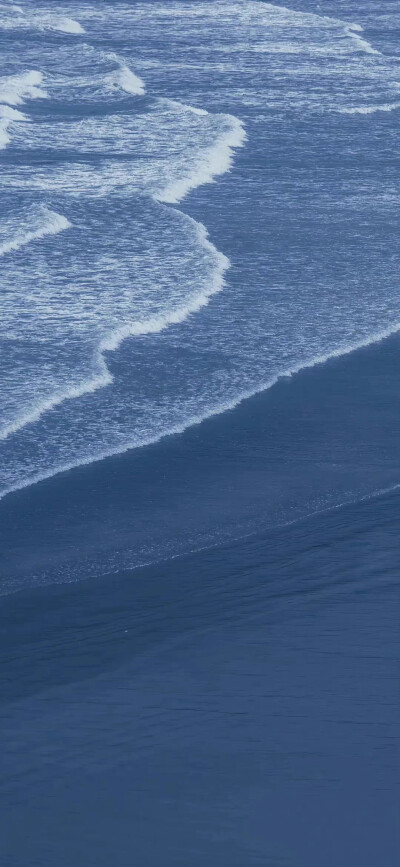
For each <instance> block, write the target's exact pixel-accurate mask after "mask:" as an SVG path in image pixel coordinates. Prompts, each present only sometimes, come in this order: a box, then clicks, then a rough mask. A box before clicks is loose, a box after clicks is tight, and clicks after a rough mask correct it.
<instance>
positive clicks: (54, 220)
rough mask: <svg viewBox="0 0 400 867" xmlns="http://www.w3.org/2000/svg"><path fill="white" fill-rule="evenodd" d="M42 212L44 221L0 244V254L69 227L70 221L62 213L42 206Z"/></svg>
mask: <svg viewBox="0 0 400 867" xmlns="http://www.w3.org/2000/svg"><path fill="white" fill-rule="evenodd" d="M42 214H43V216H44V217H45V220H44V222H43V223H42V224H41V225H39V226H37V228H36V229H32V230H31V231H28V232H18V233H16V234H15V235H14V237H13V238H10V240H8V241H5V242H4V243H3V244H0V256H5V255H6V254H7V253H11V252H12V251H14V250H19V249H20V248H21V247H25V245H26V244H29V243H30V242H31V241H36V240H37V239H38V238H44V237H45V236H46V235H57V234H58V232H63V231H64V230H65V229H69V228H71V225H72V224H71V223H70V222H69V220H67V219H66V217H63V216H62V214H57V212H56V211H51V210H50V209H49V208H43V210H42Z"/></svg>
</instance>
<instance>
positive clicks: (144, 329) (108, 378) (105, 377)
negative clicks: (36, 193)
mask: <svg viewBox="0 0 400 867" xmlns="http://www.w3.org/2000/svg"><path fill="white" fill-rule="evenodd" d="M48 213H49V214H50V215H51V222H49V223H47V225H46V227H42V228H41V229H40V230H37V231H36V232H31V233H27V234H25V235H24V236H23V237H20V238H16V239H15V240H13V241H10V242H7V244H6V245H3V247H6V248H7V249H5V250H4V249H3V250H2V248H1V247H0V254H1V253H2V252H8V251H9V250H15V249H18V247H20V246H22V244H24V243H28V242H29V241H30V240H33V239H34V238H39V237H43V236H44V235H45V234H49V232H50V233H53V234H54V233H56V232H59V231H62V230H63V229H66V228H68V227H69V226H70V225H71V224H70V223H69V222H68V220H66V219H65V217H62V216H61V215H60V214H56V213H55V212H52V211H49V212H48ZM186 219H187V220H188V222H189V223H190V224H191V225H192V226H193V227H194V229H195V232H196V234H197V239H198V241H199V244H200V245H201V247H202V248H203V249H205V250H208V251H209V252H211V253H212V254H213V256H214V257H215V260H216V266H215V271H214V275H213V279H212V280H211V281H210V283H209V285H208V286H207V288H205V289H204V291H203V292H201V293H199V294H198V295H197V296H196V297H195V298H192V299H190V301H188V302H187V304H184V305H182V307H179V308H178V309H177V310H172V311H170V312H169V313H168V312H167V313H165V314H164V315H163V316H155V317H151V318H149V319H144V320H143V321H139V322H133V323H132V324H130V325H127V326H124V327H123V328H120V329H118V330H117V331H114V332H113V333H111V334H109V335H107V336H106V337H105V338H103V340H102V341H101V343H100V344H99V346H98V349H97V352H96V355H95V358H94V367H95V370H96V373H95V374H94V376H93V377H91V378H90V379H89V380H85V381H83V382H82V383H81V384H80V385H78V386H74V387H73V388H71V389H68V390H66V391H63V392H59V393H58V394H55V395H53V397H51V398H49V399H48V400H46V401H43V402H42V403H41V404H39V406H37V407H35V408H34V409H33V410H31V411H30V412H28V413H26V414H25V415H23V416H21V417H20V418H19V419H17V420H16V421H15V422H13V423H12V424H10V425H8V426H7V427H4V428H3V429H2V430H1V431H0V441H1V440H5V439H7V438H8V437H9V436H11V435H12V434H15V433H17V431H19V430H22V428H24V427H26V426H27V425H30V424H34V423H35V422H37V421H38V420H39V419H40V418H41V417H42V416H43V415H44V414H45V413H46V412H49V410H52V409H55V408H56V407H57V406H59V405H60V404H62V403H64V401H66V400H71V399H73V398H78V397H83V395H85V394H88V393H93V392H95V391H97V390H98V389H100V388H105V387H106V386H107V385H111V384H112V382H113V376H112V374H111V373H110V371H109V369H108V367H107V363H106V360H105V358H104V353H105V352H113V351H115V350H116V349H118V347H119V346H120V345H121V343H122V341H123V340H126V338H127V337H138V336H142V335H145V334H157V333H159V332H161V331H164V330H165V329H166V328H168V327H170V326H171V325H178V324H180V323H182V322H184V321H185V320H186V319H187V318H188V317H189V316H190V315H192V314H193V313H197V312H198V311H199V310H201V308H202V307H204V306H205V305H206V304H208V302H209V299H210V298H211V296H212V295H215V294H216V293H217V292H220V291H221V290H222V289H223V286H224V274H225V271H226V270H227V269H228V268H229V266H230V261H229V259H228V258H227V257H226V256H224V255H223V254H222V253H220V252H219V251H218V250H217V249H216V247H214V245H213V244H212V243H211V241H210V240H209V238H208V233H207V230H206V228H205V226H203V224H202V223H198V222H197V221H196V220H194V219H192V217H188V216H186Z"/></svg>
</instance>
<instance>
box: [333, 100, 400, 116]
mask: <svg viewBox="0 0 400 867" xmlns="http://www.w3.org/2000/svg"><path fill="white" fill-rule="evenodd" d="M397 108H400V102H386V103H384V104H383V105H360V106H355V107H354V108H339V109H338V111H339V112H340V114H375V112H377V111H395V109H397Z"/></svg>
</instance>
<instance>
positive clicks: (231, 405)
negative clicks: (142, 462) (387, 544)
mask: <svg viewBox="0 0 400 867" xmlns="http://www.w3.org/2000/svg"><path fill="white" fill-rule="evenodd" d="M399 331H400V322H398V323H396V324H393V326H392V327H391V328H387V329H384V330H383V331H379V332H376V333H375V334H372V335H370V337H368V338H365V339H363V340H360V341H356V342H354V343H348V344H343V345H342V346H340V347H337V348H336V349H333V350H331V351H330V352H327V353H325V354H323V355H317V356H315V357H313V358H311V359H310V360H309V361H307V362H304V363H301V364H298V365H294V366H293V367H290V368H288V369H287V370H282V372H280V373H279V374H276V375H275V376H273V377H271V378H270V379H269V380H266V381H264V382H262V383H260V384H258V385H257V386H255V387H254V388H251V389H248V390H246V391H243V392H241V393H239V394H238V395H237V396H235V397H234V398H232V399H229V400H227V401H225V402H221V403H218V404H217V405H215V406H210V407H209V409H208V410H207V411H206V412H203V413H201V414H198V415H193V416H191V417H190V418H186V419H185V420H184V421H183V422H182V423H180V424H179V423H178V424H176V425H174V426H171V427H169V428H167V429H165V430H163V431H162V433H161V434H157V435H156V436H150V437H143V439H142V440H140V441H136V442H133V441H132V440H127V441H126V442H125V443H124V444H123V445H115V446H113V447H112V448H110V449H99V450H98V451H97V450H96V452H95V453H93V454H92V455H88V456H84V457H82V458H77V459H76V460H74V461H71V462H66V463H65V464H59V465H58V466H56V467H53V468H52V469H51V470H48V471H44V472H39V473H37V474H34V475H32V476H30V477H29V478H27V479H25V480H24V481H21V482H17V483H15V484H13V485H12V486H10V487H9V488H6V489H4V490H3V491H1V492H0V500H1V499H3V498H4V497H5V496H7V495H9V494H11V493H14V492H16V491H20V490H23V489H24V488H28V487H30V486H31V485H35V484H38V483H39V482H42V481H45V480H46V479H49V478H53V476H55V475H58V474H60V473H64V472H67V471H69V470H72V469H75V468H76V467H78V466H87V465H88V464H92V463H95V462H96V461H102V460H104V459H105V458H107V457H110V456H111V455H118V454H124V453H125V452H127V451H130V450H131V449H134V448H144V447H146V446H149V445H153V444H154V443H157V442H160V441H161V440H162V439H165V437H168V436H174V435H178V434H182V433H184V431H185V430H188V428H191V427H194V426H195V425H198V424H202V423H203V422H204V421H206V420H207V419H209V418H213V417H214V416H217V415H222V414H223V413H225V412H229V411H231V410H233V409H236V407H238V406H240V404H242V403H243V402H244V401H246V400H249V399H250V398H252V397H255V395H257V394H260V393H261V392H263V391H268V390H269V389H270V388H273V387H274V386H276V385H277V384H278V383H279V382H280V381H281V380H283V379H287V378H291V377H292V376H295V375H297V374H298V373H300V372H301V371H303V370H309V369H311V368H313V367H317V366H319V365H321V364H326V363H327V362H329V361H331V360H333V359H334V358H340V357H342V356H345V355H350V354H351V353H352V352H356V351H358V350H359V349H363V348H366V347H368V346H371V345H373V344H375V343H380V342H382V341H383V340H386V339H387V338H389V337H391V336H393V335H394V334H396V333H398V332H399ZM108 375H109V374H108ZM110 382H112V378H111V379H110V380H107V382H104V384H107V385H108V384H110ZM93 384H94V388H93V390H97V388H98V387H102V385H103V383H101V384H100V386H98V385H97V384H96V381H95V380H94V381H93ZM87 390H88V389H87ZM87 390H86V391H87ZM85 393H86V392H85ZM71 396H72V395H71ZM77 396H80V395H79V394H77ZM67 397H68V395H65V397H64V398H63V400H64V399H66V398H67ZM50 408H55V405H54V406H52V407H49V409H50ZM45 411H46V410H45V409H42V410H40V412H39V415H37V417H34V413H32V417H31V418H30V419H28V420H27V421H26V424H29V423H32V422H34V421H37V420H38V419H39V418H40V416H41V415H42V414H43V413H44V412H45ZM19 429H20V427H16V428H15V431H10V433H13V432H17V431H18V430H19ZM2 438H3V437H2V436H1V435H0V439H2ZM389 490H394V488H390V489H389Z"/></svg>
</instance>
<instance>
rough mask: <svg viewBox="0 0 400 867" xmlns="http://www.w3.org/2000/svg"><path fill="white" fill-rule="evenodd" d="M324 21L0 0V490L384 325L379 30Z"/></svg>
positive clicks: (392, 244) (198, 414)
mask: <svg viewBox="0 0 400 867" xmlns="http://www.w3.org/2000/svg"><path fill="white" fill-rule="evenodd" d="M328 5H329V4H328ZM328 5H327V8H326V9H325V7H324V10H323V13H324V14H316V10H315V9H314V8H312V5H310V7H309V6H307V9H306V8H304V10H301V11H300V10H299V9H296V10H290V9H286V8H283V7H280V6H279V5H271V4H267V3H263V2H233V3H228V2H215V3H214V2H203V3H202V2H189V3H181V2H177V3H170V2H169V3H167V4H162V3H160V2H154V3H152V2H145V3H136V2H135V3H130V4H129V3H128V4H122V3H117V4H112V5H110V4H107V3H97V4H96V3H94V4H82V5H79V4H73V3H71V4H68V5H66V4H63V5H62V7H61V6H60V7H54V6H53V7H52V9H51V11H49V9H48V8H46V7H45V6H44V5H43V6H42V4H41V3H31V4H26V5H25V6H21V7H19V6H18V7H16V6H12V5H11V6H10V7H8V6H7V5H6V4H3V6H2V9H1V47H2V69H1V78H0V99H1V106H2V107H1V116H2V120H1V129H2V132H1V142H2V148H3V149H2V151H1V160H2V175H1V196H2V214H1V226H0V232H1V245H0V253H1V256H2V270H1V299H2V300H1V305H2V317H1V323H2V326H1V327H2V332H1V341H2V343H1V351H2V359H3V361H2V381H1V397H2V400H1V434H0V436H1V444H0V449H1V486H2V491H3V493H6V492H8V491H12V490H15V489H17V488H20V487H22V486H24V485H27V484H31V483H32V482H33V481H36V480H38V479H41V478H45V477H48V476H52V475H54V473H56V472H59V471H60V469H64V468H69V467H74V466H79V465H80V464H83V463H90V462H92V461H94V460H97V459H99V458H102V457H104V456H106V455H111V454H115V453H118V452H122V451H125V450H127V449H129V448H134V447H138V446H141V445H144V444H148V443H151V442H154V441H156V440H158V439H160V437H163V436H165V435H166V434H168V433H171V432H175V431H182V430H184V429H185V428H187V427H189V426H190V425H192V424H193V423H195V422H197V421H199V420H202V419H204V418H207V417H209V416H211V415H213V414H215V413H218V412H221V411H224V410H225V409H227V408H228V407H234V406H235V405H236V404H237V403H238V402H239V401H240V400H242V399H243V398H244V397H246V396H247V395H249V394H253V393H256V392H258V391H261V390H263V389H265V388H268V387H269V386H270V385H271V384H273V383H274V382H276V380H277V379H278V378H279V377H281V376H282V375H287V374H288V373H289V374H290V373H293V372H296V371H298V370H300V369H301V368H303V367H305V366H308V365H312V364H315V363H317V362H318V361H320V360H321V359H322V360H323V359H326V358H329V357H332V356H336V355H339V354H341V353H345V352H348V351H351V350H352V349H353V348H354V347H357V346H360V345H365V344H368V343H370V342H373V341H375V340H377V339H379V338H380V337H382V336H385V335H387V334H390V333H392V332H394V331H395V330H396V329H397V327H398V325H399V323H400V319H399V316H398V308H397V283H398V270H397V258H396V241H397V238H396V219H397V209H398V184H397V176H396V172H395V170H394V167H393V160H392V153H393V149H394V147H395V142H396V138H397V118H398V112H397V109H398V108H399V107H400V82H399V77H398V58H397V57H396V56H395V54H393V46H392V44H391V41H390V40H391V39H392V38H393V27H394V26H396V16H395V14H394V11H393V8H392V7H389V8H388V9H386V8H384V7H383V6H381V7H380V15H379V19H378V22H377V23H376V21H375V18H376V17H377V16H374V9H373V8H372V6H371V9H370V10H369V8H368V7H367V8H365V4H364V5H363V6H362V7H361V8H360V9H359V13H360V14H359V15H358V19H359V20H353V18H356V19H357V14H356V13H357V11H358V10H357V8H354V4H352V8H351V10H350V9H349V8H348V7H346V5H345V4H341V6H340V11H341V16H342V18H337V17H334V16H333V15H332V12H333V10H332V9H331V8H330V7H329V8H328ZM320 11H321V12H322V10H320ZM371 18H372V25H373V26H379V28H380V40H379V47H375V46H374V44H373V42H370V41H369V40H368V38H367V37H368V33H366V34H365V33H363V30H362V28H363V27H364V28H367V29H368V27H369V26H371ZM386 28H387V31H388V40H389V44H388V46H387V47H386V48H385V46H383V47H382V40H383V42H384V38H385V33H386ZM382 31H383V32H382ZM384 49H385V50H384ZM228 172H230V174H229V175H228V174H227V173H228ZM211 184H212V185H213V186H212V187H211ZM196 190H198V191H199V193H198V195H197V196H196V194H195V191H196ZM200 190H201V198H200ZM203 190H204V192H203ZM120 347H123V352H124V355H125V357H126V359H127V360H126V362H125V364H124V368H126V367H127V366H128V367H129V375H125V372H122V371H121V370H120V369H119V366H118V365H119V359H120V356H119V355H118V350H119V348H120Z"/></svg>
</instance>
